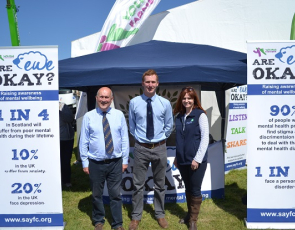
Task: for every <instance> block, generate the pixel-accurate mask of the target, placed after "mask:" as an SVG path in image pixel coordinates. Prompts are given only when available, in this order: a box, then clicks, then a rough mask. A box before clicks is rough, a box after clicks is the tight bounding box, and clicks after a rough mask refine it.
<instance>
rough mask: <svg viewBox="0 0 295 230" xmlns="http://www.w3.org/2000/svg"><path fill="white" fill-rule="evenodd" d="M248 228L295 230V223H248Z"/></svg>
mask: <svg viewBox="0 0 295 230" xmlns="http://www.w3.org/2000/svg"><path fill="white" fill-rule="evenodd" d="M244 220H245V224H246V227H247V228H249V229H295V223H272V222H268V223H266V222H247V219H246V218H245V219H244Z"/></svg>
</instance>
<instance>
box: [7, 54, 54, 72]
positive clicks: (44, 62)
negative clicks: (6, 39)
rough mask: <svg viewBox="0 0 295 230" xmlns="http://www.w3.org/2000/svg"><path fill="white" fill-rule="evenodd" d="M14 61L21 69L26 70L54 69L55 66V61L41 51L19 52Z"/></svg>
mask: <svg viewBox="0 0 295 230" xmlns="http://www.w3.org/2000/svg"><path fill="white" fill-rule="evenodd" d="M12 62H13V64H15V65H16V66H17V67H18V68H19V69H24V70H26V71H30V70H43V69H46V70H52V69H53V68H54V66H52V63H53V62H52V61H48V59H47V57H46V56H45V55H44V54H42V53H41V52H39V51H36V52H34V51H30V52H28V53H22V54H19V55H18V56H17V58H16V59H14V60H13V61H12Z"/></svg>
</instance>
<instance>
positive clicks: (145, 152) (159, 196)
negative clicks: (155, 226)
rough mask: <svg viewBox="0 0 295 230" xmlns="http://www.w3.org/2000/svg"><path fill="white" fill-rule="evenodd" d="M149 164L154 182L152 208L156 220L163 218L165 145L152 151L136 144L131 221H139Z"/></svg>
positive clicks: (165, 165) (165, 164)
mask: <svg viewBox="0 0 295 230" xmlns="http://www.w3.org/2000/svg"><path fill="white" fill-rule="evenodd" d="M150 163H151V166H152V172H153V180H154V206H155V217H156V218H157V219H159V218H163V217H164V216H165V210H164V202H165V176H166V167H167V150H166V144H163V145H161V146H158V147H155V148H153V149H148V148H145V147H143V146H141V145H139V144H138V143H135V146H134V166H133V184H134V193H133V195H132V207H133V210H132V213H131V217H132V220H140V219H141V217H142V211H143V196H144V183H145V180H146V172H147V170H148V168H149V164H150Z"/></svg>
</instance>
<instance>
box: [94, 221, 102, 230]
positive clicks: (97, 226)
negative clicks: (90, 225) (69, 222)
mask: <svg viewBox="0 0 295 230" xmlns="http://www.w3.org/2000/svg"><path fill="white" fill-rule="evenodd" d="M94 230H103V224H102V223H98V224H96V225H95V228H94Z"/></svg>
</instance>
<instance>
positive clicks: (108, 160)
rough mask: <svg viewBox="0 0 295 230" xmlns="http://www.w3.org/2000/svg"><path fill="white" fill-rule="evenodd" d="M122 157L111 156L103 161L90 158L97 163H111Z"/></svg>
mask: <svg viewBox="0 0 295 230" xmlns="http://www.w3.org/2000/svg"><path fill="white" fill-rule="evenodd" d="M121 158H122V157H118V158H111V159H104V160H102V161H96V160H93V159H89V160H92V161H94V162H96V163H97V164H109V163H111V162H113V161H118V160H120V159H121Z"/></svg>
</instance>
